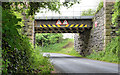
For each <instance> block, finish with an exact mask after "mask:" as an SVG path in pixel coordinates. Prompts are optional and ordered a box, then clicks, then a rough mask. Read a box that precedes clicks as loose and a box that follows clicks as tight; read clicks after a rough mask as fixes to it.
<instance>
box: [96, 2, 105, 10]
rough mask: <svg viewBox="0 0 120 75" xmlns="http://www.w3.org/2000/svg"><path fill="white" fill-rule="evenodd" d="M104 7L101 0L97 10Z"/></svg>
mask: <svg viewBox="0 0 120 75" xmlns="http://www.w3.org/2000/svg"><path fill="white" fill-rule="evenodd" d="M102 7H103V1H101V2H100V3H99V5H98V7H97V10H96V12H98V11H99V10H101V9H102Z"/></svg>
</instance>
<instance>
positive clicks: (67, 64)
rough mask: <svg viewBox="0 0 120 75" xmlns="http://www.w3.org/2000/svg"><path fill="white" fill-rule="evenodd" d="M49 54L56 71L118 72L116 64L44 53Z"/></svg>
mask: <svg viewBox="0 0 120 75" xmlns="http://www.w3.org/2000/svg"><path fill="white" fill-rule="evenodd" d="M47 55H48V56H50V59H51V62H52V64H53V65H54V67H55V69H56V70H57V73H118V64H114V63H108V62H103V61H98V60H91V59H86V58H80V57H74V56H70V55H65V54H59V53H44V54H43V56H47Z"/></svg>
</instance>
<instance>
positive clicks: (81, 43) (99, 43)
mask: <svg viewBox="0 0 120 75" xmlns="http://www.w3.org/2000/svg"><path fill="white" fill-rule="evenodd" d="M113 5H114V2H105V3H104V7H103V8H102V9H101V10H99V11H98V12H97V13H96V14H95V16H94V19H93V28H92V29H91V30H89V31H84V32H83V33H79V34H75V36H74V40H75V41H74V43H75V46H74V47H75V50H76V51H77V52H79V53H80V54H81V55H83V56H85V55H88V54H90V53H92V52H93V50H95V51H96V52H98V51H101V50H104V49H105V46H106V45H107V43H108V42H109V41H110V39H111V37H112V36H111V31H112V29H111V27H110V26H111V24H112V23H111V22H112V21H111V20H112V14H111V12H112V9H113ZM95 24H97V25H95Z"/></svg>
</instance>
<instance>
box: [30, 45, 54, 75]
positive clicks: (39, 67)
mask: <svg viewBox="0 0 120 75" xmlns="http://www.w3.org/2000/svg"><path fill="white" fill-rule="evenodd" d="M32 56H33V58H32V59H31V68H33V69H34V73H40V74H42V75H43V74H47V75H50V73H51V71H53V70H54V68H53V65H52V64H51V63H50V60H49V58H48V57H43V54H42V52H41V51H40V49H39V48H38V47H36V48H35V49H34V53H33V54H32Z"/></svg>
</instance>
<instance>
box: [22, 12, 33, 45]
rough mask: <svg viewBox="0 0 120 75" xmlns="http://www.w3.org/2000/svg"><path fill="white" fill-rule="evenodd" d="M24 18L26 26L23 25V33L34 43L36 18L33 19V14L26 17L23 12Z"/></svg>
mask: <svg viewBox="0 0 120 75" xmlns="http://www.w3.org/2000/svg"><path fill="white" fill-rule="evenodd" d="M22 15H23V20H24V27H23V29H22V30H23V32H22V34H23V35H26V36H28V38H30V42H31V43H32V44H33V45H34V20H32V18H33V16H29V17H28V18H26V14H25V13H22Z"/></svg>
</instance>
